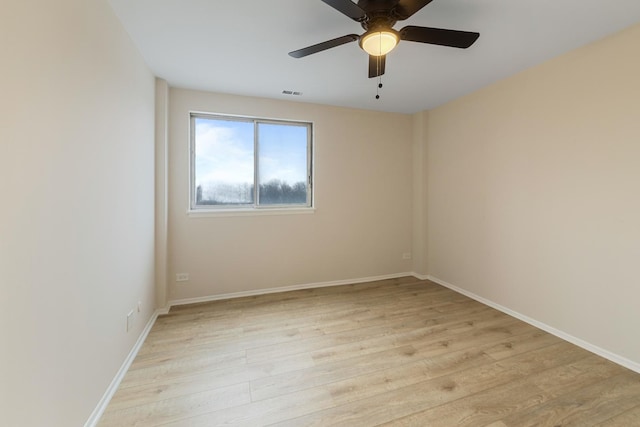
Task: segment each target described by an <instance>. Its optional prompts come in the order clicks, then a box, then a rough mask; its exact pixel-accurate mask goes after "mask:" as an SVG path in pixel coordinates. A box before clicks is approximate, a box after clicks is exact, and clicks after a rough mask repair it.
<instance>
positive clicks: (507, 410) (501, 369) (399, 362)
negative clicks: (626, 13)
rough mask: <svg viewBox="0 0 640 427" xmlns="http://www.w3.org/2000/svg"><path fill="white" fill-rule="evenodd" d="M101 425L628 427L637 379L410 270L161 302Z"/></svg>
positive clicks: (635, 415) (639, 402) (639, 417)
mask: <svg viewBox="0 0 640 427" xmlns="http://www.w3.org/2000/svg"><path fill="white" fill-rule="evenodd" d="M99 425H100V426H101V427H111V426H118V427H122V426H159V425H162V426H174V427H177V426H187V427H198V426H206V427H210V426H218V425H242V426H271V425H274V426H328V425H341V426H378V425H384V426H434V427H439V426H442V427H452V426H490V427H512V426H517V427H523V426H550V427H556V426H602V427H605V426H606V427H611V426H624V427H628V426H640V374H637V373H634V372H632V371H629V370H627V369H625V368H623V367H620V366H618V365H616V364H613V363H611V362H609V361H607V360H605V359H603V358H601V357H598V356H596V355H594V354H592V353H589V352H587V351H585V350H583V349H580V348H578V347H576V346H574V345H572V344H569V343H567V342H565V341H563V340H561V339H559V338H557V337H555V336H552V335H550V334H547V333H546V332H543V331H540V330H539V329H536V328H534V327H532V326H530V325H528V324H526V323H523V322H521V321H519V320H516V319H514V318H512V317H510V316H507V315H505V314H503V313H501V312H498V311H496V310H494V309H492V308H489V307H487V306H485V305H482V304H480V303H478V302H476V301H473V300H471V299H469V298H467V297H465V296H462V295H460V294H457V293H455V292H453V291H451V290H449V289H446V288H444V287H442V286H439V285H437V284H435V283H432V282H429V281H420V280H417V279H415V278H413V277H404V278H399V279H391V280H384V281H378V282H370V283H363V284H355V285H348V286H339V287H331V288H319V289H309V290H301V291H294V292H287V293H279V294H269V295H262V296H256V297H247V298H238V299H232V300H226V301H217V302H211V303H203V304H194V305H188V306H179V307H173V308H172V309H171V311H170V313H169V314H168V315H165V316H161V317H159V318H158V320H157V321H156V324H155V325H154V326H153V328H152V330H151V332H150V333H149V336H148V338H147V340H146V342H145V343H144V345H143V347H142V348H141V350H140V352H139V354H138V356H137V357H136V359H135V361H134V362H133V364H132V366H131V368H130V369H129V372H128V373H127V374H126V376H125V378H124V380H123V381H122V383H121V385H120V387H119V389H118V391H117V392H116V394H115V395H114V397H113V399H112V401H111V403H110V404H109V406H108V408H107V410H106V411H105V413H104V415H103V417H102V419H101V421H100V424H99Z"/></svg>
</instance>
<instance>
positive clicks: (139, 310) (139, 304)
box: [138, 301, 142, 313]
mask: <svg viewBox="0 0 640 427" xmlns="http://www.w3.org/2000/svg"><path fill="white" fill-rule="evenodd" d="M141 311H142V301H138V313H140V312H141Z"/></svg>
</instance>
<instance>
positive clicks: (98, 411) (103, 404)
mask: <svg viewBox="0 0 640 427" xmlns="http://www.w3.org/2000/svg"><path fill="white" fill-rule="evenodd" d="M163 313H164V314H166V309H159V310H156V311H155V312H154V313H153V314H152V315H151V318H150V319H149V321H148V322H147V324H146V325H145V327H144V329H143V330H142V333H141V334H140V336H139V337H138V340H137V341H136V344H135V345H134V346H133V348H132V349H131V351H130V352H129V354H128V355H127V358H126V359H125V360H124V362H123V363H122V366H120V369H119V370H118V372H117V373H116V376H115V377H114V378H113V380H112V381H111V384H109V387H107V391H105V393H104V395H103V396H102V399H100V402H98V405H97V406H96V408H95V409H94V410H93V412H92V413H91V416H90V417H89V419H88V420H87V422H86V423H85V424H84V427H95V426H96V425H98V421H100V417H101V416H102V414H103V413H104V410H105V409H107V405H109V402H110V401H111V398H112V397H113V395H114V394H115V392H116V390H118V386H119V385H120V382H122V379H123V378H124V376H125V374H126V373H127V371H128V370H129V367H130V366H131V363H132V362H133V359H135V358H136V355H137V354H138V351H140V348H141V347H142V344H144V340H145V339H147V335H149V331H151V328H152V327H153V324H154V323H155V321H156V319H157V318H158V315H159V314H163Z"/></svg>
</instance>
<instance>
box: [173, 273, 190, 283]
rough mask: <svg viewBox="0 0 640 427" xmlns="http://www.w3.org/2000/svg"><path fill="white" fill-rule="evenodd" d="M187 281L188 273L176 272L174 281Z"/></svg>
mask: <svg viewBox="0 0 640 427" xmlns="http://www.w3.org/2000/svg"><path fill="white" fill-rule="evenodd" d="M188 281H189V273H178V274H176V282H188Z"/></svg>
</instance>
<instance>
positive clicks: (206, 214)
mask: <svg viewBox="0 0 640 427" xmlns="http://www.w3.org/2000/svg"><path fill="white" fill-rule="evenodd" d="M315 211H316V209H315V208H306V207H305V208H263V209H255V208H251V209H224V210H223V209H220V210H207V209H197V210H188V211H187V216H189V218H212V217H229V216H261V215H309V214H313V213H315Z"/></svg>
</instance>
